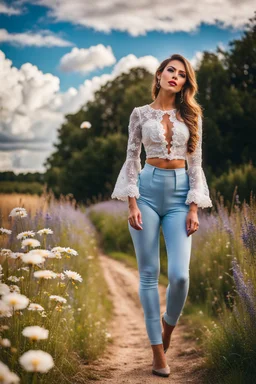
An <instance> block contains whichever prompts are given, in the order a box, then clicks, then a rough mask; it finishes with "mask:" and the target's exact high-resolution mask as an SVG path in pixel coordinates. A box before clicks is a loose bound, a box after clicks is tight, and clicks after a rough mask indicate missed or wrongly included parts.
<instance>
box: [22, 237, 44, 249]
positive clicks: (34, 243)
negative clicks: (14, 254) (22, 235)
mask: <svg viewBox="0 0 256 384" xmlns="http://www.w3.org/2000/svg"><path fill="white" fill-rule="evenodd" d="M27 246H29V247H32V248H35V247H40V241H38V240H36V239H30V238H28V239H25V240H22V243H21V248H25V247H27Z"/></svg>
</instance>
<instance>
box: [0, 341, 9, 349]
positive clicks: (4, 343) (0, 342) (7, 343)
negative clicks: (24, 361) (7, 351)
mask: <svg viewBox="0 0 256 384" xmlns="http://www.w3.org/2000/svg"><path fill="white" fill-rule="evenodd" d="M0 344H1V345H2V347H6V348H8V347H10V346H11V342H10V340H9V339H0Z"/></svg>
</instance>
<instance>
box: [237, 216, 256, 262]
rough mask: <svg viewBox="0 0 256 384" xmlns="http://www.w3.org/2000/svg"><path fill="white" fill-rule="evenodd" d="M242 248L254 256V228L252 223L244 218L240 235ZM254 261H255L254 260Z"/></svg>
mask: <svg viewBox="0 0 256 384" xmlns="http://www.w3.org/2000/svg"><path fill="white" fill-rule="evenodd" d="M241 238H242V240H243V243H244V246H245V248H246V249H248V250H249V252H250V254H251V255H252V256H254V257H255V256H256V226H255V224H254V223H253V222H252V221H247V219H246V218H245V225H243V226H242V235H241ZM254 261H255V260H254Z"/></svg>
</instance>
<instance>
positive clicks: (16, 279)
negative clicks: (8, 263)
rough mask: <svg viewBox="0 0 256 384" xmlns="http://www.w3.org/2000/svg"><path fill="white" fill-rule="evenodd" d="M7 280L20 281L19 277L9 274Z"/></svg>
mask: <svg viewBox="0 0 256 384" xmlns="http://www.w3.org/2000/svg"><path fill="white" fill-rule="evenodd" d="M7 280H9V281H11V282H12V283H17V282H18V281H20V277H17V276H9V277H8V279H7Z"/></svg>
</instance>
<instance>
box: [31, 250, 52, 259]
mask: <svg viewBox="0 0 256 384" xmlns="http://www.w3.org/2000/svg"><path fill="white" fill-rule="evenodd" d="M29 253H30V254H31V255H34V254H35V255H38V254H39V255H41V256H42V257H44V258H45V259H54V258H55V254H54V253H53V252H51V251H48V249H32V250H31V251H29Z"/></svg>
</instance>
